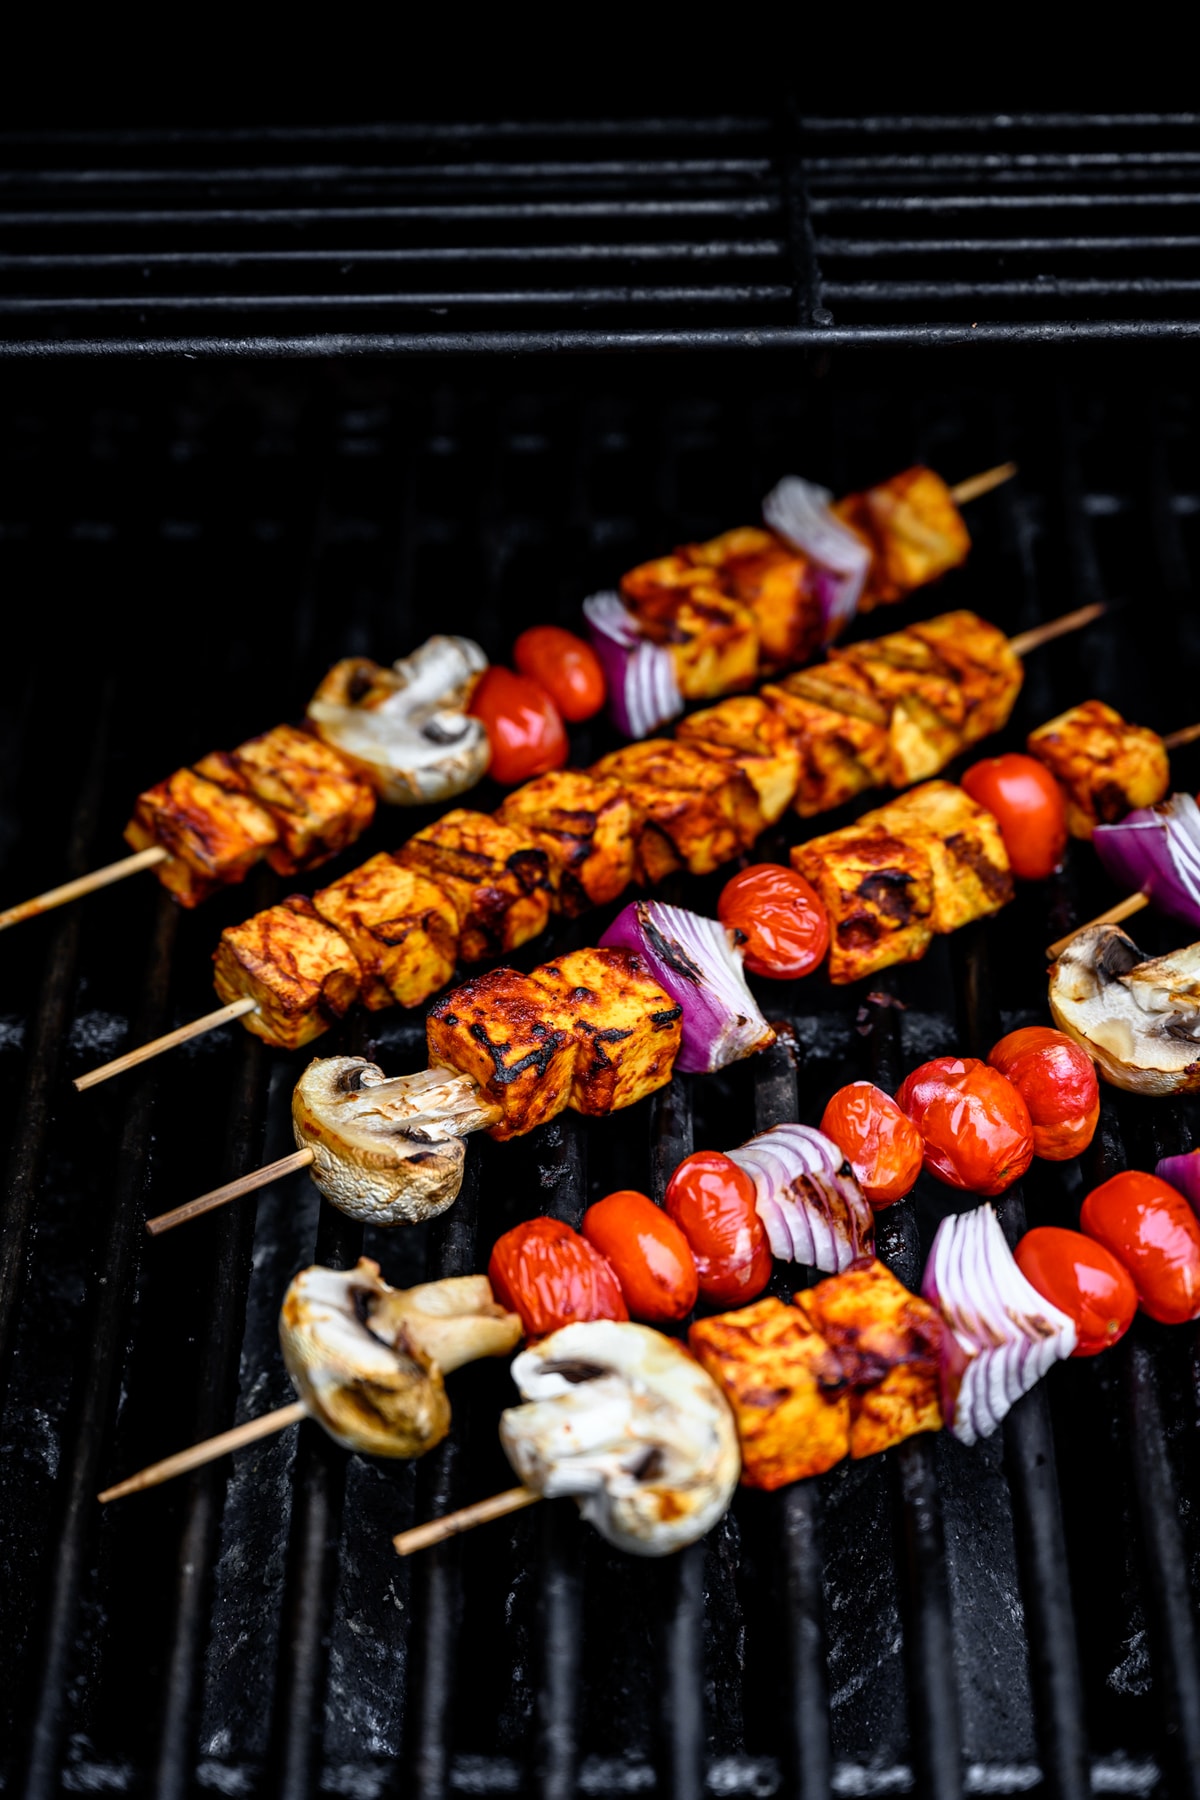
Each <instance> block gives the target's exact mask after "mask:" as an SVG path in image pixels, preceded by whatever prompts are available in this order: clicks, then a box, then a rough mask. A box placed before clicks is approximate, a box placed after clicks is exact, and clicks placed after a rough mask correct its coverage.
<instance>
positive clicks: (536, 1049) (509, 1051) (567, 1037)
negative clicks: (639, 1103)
mask: <svg viewBox="0 0 1200 1800" xmlns="http://www.w3.org/2000/svg"><path fill="white" fill-rule="evenodd" d="M556 1013H557V1009H556V1007H555V1005H554V1002H553V1001H552V1000H551V998H550V996H549V994H548V993H547V992H546V989H545V988H544V987H541V986H539V985H538V983H537V982H536V981H533V980H532V979H531V978H530V977H529V976H528V975H519V974H518V973H517V971H516V970H515V969H489V970H488V971H487V973H486V974H485V975H476V976H473V977H472V979H471V980H470V981H465V982H463V984H462V986H461V987H457V988H455V990H454V992H453V993H451V994H446V995H444V996H443V998H442V999H441V1000H438V1001H435V1002H434V1005H433V1006H432V1008H431V1009H430V1012H429V1017H428V1019H427V1020H426V1022H425V1036H426V1043H427V1046H428V1050H429V1061H430V1065H431V1067H434V1068H448V1069H457V1070H458V1071H459V1073H460V1074H462V1075H470V1076H471V1077H472V1079H473V1080H474V1081H476V1082H477V1083H478V1085H479V1087H480V1089H481V1091H482V1093H483V1095H484V1097H485V1099H487V1100H490V1101H491V1102H492V1104H493V1105H494V1106H497V1107H499V1109H500V1118H499V1120H498V1121H497V1123H496V1124H495V1125H493V1126H492V1127H491V1134H492V1136H493V1137H494V1138H511V1137H519V1136H520V1135H521V1134H522V1133H523V1132H526V1131H532V1130H533V1129H534V1127H535V1126H536V1125H542V1124H544V1123H545V1121H546V1120H547V1119H552V1118H554V1116H555V1115H556V1114H557V1113H560V1112H562V1110H563V1108H564V1107H565V1106H566V1105H567V1102H568V1101H569V1100H570V1098H571V1090H572V1086H573V1083H574V1079H575V1065H576V1061H577V1058H578V1054H579V1041H578V1038H577V1036H576V1034H575V1032H573V1031H572V1030H571V1029H570V1027H569V1026H566V1025H560V1024H559V1023H558V1022H557V1016H556Z"/></svg>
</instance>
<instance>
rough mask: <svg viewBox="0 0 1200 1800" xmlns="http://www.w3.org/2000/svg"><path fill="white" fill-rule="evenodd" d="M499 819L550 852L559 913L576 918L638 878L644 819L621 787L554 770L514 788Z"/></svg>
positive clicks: (619, 892)
mask: <svg viewBox="0 0 1200 1800" xmlns="http://www.w3.org/2000/svg"><path fill="white" fill-rule="evenodd" d="M496 818H497V819H498V820H499V821H500V823H501V824H502V825H508V826H510V827H511V829H512V830H513V831H516V832H517V833H519V834H520V835H521V836H522V837H523V838H527V839H528V840H529V841H530V842H531V843H533V844H536V845H537V847H538V848H539V849H540V850H544V851H545V853H546V857H547V859H548V864H549V872H550V884H551V888H552V891H553V893H554V897H555V900H556V902H557V905H558V908H559V910H560V911H561V912H564V913H567V914H568V915H569V916H570V917H572V918H574V917H576V916H577V915H578V914H579V913H582V912H586V911H587V910H588V908H589V907H591V906H607V905H608V903H609V901H610V900H616V899H618V898H619V897H620V896H621V895H622V894H623V893H624V892H625V889H626V888H627V887H628V886H629V884H630V883H631V882H632V881H633V880H634V879H635V877H636V874H637V839H638V834H639V829H640V825H641V819H640V815H639V813H638V810H637V808H636V807H635V806H634V804H633V802H632V800H631V799H630V798H629V796H628V795H627V794H626V792H625V790H624V789H623V788H622V787H621V785H620V783H619V782H616V781H597V780H596V779H595V778H594V777H593V776H591V775H583V774H581V773H580V772H579V770H578V769H555V770H554V771H553V773H551V774H549V775H539V776H537V777H536V779H535V780H533V781H527V782H526V783H525V784H524V786H523V787H519V788H517V789H515V791H514V792H513V793H511V794H509V796H508V797H507V799H506V800H505V802H504V804H503V806H501V808H500V810H499V811H498V812H497V814H496Z"/></svg>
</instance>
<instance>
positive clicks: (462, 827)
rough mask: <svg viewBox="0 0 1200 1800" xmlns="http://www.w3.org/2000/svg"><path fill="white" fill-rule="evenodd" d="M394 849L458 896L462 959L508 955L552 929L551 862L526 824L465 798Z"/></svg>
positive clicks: (448, 892)
mask: <svg viewBox="0 0 1200 1800" xmlns="http://www.w3.org/2000/svg"><path fill="white" fill-rule="evenodd" d="M396 856H397V860H398V861H400V862H402V863H403V864H404V866H405V867H406V868H409V869H414V870H416V872H417V873H418V874H420V875H424V876H425V877H426V878H427V879H428V880H429V881H432V882H433V883H434V885H435V886H436V887H439V888H441V890H442V892H443V893H445V894H446V895H447V896H448V897H449V899H450V900H451V901H452V902H453V904H454V908H455V911H456V912H457V914H458V926H459V944H458V953H459V955H460V957H461V958H462V960H463V961H464V962H469V963H470V962H482V961H483V960H484V959H485V958H486V957H489V956H502V955H503V954H504V953H505V952H506V951H508V950H515V949H517V948H518V946H519V945H521V944H527V943H528V942H529V940H530V938H534V937H536V936H537V935H538V933H539V932H540V931H544V930H545V929H546V923H547V921H548V919H549V917H550V871H549V863H548V860H547V856H546V852H545V851H544V850H542V849H540V848H539V847H538V845H537V844H536V843H535V842H534V841H533V839H532V837H531V836H530V835H529V833H528V832H525V831H514V830H513V829H512V828H511V826H509V825H507V824H501V823H500V822H499V821H498V820H496V819H493V818H491V817H490V816H489V815H488V814H487V813H481V812H472V811H471V810H470V809H469V808H467V807H462V806H460V807H455V808H454V809H453V810H452V811H451V812H448V813H446V814H445V816H444V817H443V818H441V819H438V820H437V822H436V823H435V824H433V825H428V826H426V828H425V830H424V831H418V832H417V834H416V836H415V837H411V838H410V839H409V840H408V842H407V844H405V845H404V846H403V848H402V849H400V850H398V851H397V852H396Z"/></svg>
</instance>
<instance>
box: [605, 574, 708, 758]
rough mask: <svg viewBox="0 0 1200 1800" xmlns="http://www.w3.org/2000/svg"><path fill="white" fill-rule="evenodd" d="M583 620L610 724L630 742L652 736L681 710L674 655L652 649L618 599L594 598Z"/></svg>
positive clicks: (608, 595) (609, 595) (612, 596)
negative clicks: (600, 667)
mask: <svg viewBox="0 0 1200 1800" xmlns="http://www.w3.org/2000/svg"><path fill="white" fill-rule="evenodd" d="M583 616H584V618H585V619H586V620H587V624H588V632H589V635H590V636H591V640H592V645H593V647H594V649H595V651H596V655H597V656H598V657H599V658H600V661H601V664H602V665H603V668H604V679H605V682H606V683H607V685H608V708H609V713H610V715H611V717H612V722H613V724H614V725H615V726H616V728H617V730H618V731H623V732H624V733H625V736H626V737H633V738H640V737H648V736H649V735H650V733H651V732H654V731H657V730H658V727H659V726H660V725H663V724H665V723H666V721H667V720H668V719H675V718H678V716H679V714H680V713H681V712H682V711H683V695H682V694H681V693H680V691H679V683H678V682H677V681H676V679H675V665H674V663H673V662H672V661H671V652H670V651H669V650H666V649H664V648H663V646H662V645H661V644H652V643H651V642H650V640H649V638H647V637H644V636H643V635H642V630H641V627H640V626H639V624H638V622H637V620H636V619H635V618H634V616H633V614H632V613H631V612H630V611H629V608H628V607H627V606H626V605H625V603H624V601H623V600H622V599H621V596H620V595H619V594H615V593H612V592H611V591H610V592H608V593H603V594H592V595H590V596H589V597H588V599H586V600H585V601H584V603H583Z"/></svg>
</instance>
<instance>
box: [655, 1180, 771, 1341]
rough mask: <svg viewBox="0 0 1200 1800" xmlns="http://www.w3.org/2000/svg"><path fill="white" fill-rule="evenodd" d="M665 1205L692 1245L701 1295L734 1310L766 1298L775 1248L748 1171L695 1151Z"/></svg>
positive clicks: (672, 1185)
mask: <svg viewBox="0 0 1200 1800" xmlns="http://www.w3.org/2000/svg"><path fill="white" fill-rule="evenodd" d="M663 1204H664V1206H665V1207H666V1210H667V1212H668V1213H669V1215H670V1216H671V1218H672V1219H674V1221H675V1223H676V1224H677V1225H678V1227H679V1229H680V1231H682V1233H683V1235H684V1237H685V1238H686V1239H687V1241H688V1247H689V1249H690V1250H691V1252H692V1255H693V1257H694V1258H695V1261H696V1273H697V1274H698V1275H699V1277H700V1292H701V1293H702V1294H707V1295H708V1297H709V1299H710V1300H721V1301H724V1302H725V1303H726V1304H727V1305H733V1304H735V1303H736V1302H737V1301H739V1300H753V1299H754V1297H755V1295H756V1294H761V1293H762V1291H763V1289H764V1288H765V1287H766V1285H767V1282H768V1281H769V1280H770V1279H771V1246H770V1244H769V1243H768V1241H767V1228H766V1226H765V1225H764V1224H763V1222H762V1220H761V1219H760V1218H759V1216H758V1207H757V1205H756V1203H755V1191H754V1183H753V1181H751V1179H750V1177H749V1175H747V1173H746V1171H745V1169H739V1168H738V1166H737V1164H736V1163H735V1162H733V1161H731V1160H730V1158H729V1157H728V1156H722V1155H721V1153H720V1151H719V1150H697V1151H696V1153H695V1154H694V1155H693V1156H685V1157H684V1159H683V1161H682V1162H681V1163H680V1165H679V1167H678V1168H677V1169H676V1171H675V1173H674V1174H673V1175H672V1177H671V1179H670V1182H669V1183H668V1184H667V1191H666V1195H665V1196H664V1200H663Z"/></svg>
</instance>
